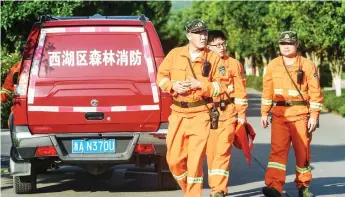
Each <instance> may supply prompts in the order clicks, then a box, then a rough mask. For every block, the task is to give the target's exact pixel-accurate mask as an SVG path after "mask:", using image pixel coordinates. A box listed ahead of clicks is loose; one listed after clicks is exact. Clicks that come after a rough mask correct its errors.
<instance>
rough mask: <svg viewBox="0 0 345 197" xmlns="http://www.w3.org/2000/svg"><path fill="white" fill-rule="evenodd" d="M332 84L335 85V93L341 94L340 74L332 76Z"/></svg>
mask: <svg viewBox="0 0 345 197" xmlns="http://www.w3.org/2000/svg"><path fill="white" fill-rule="evenodd" d="M333 84H334V87H335V95H336V96H341V75H338V76H334V77H333Z"/></svg>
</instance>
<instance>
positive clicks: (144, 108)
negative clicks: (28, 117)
mask: <svg viewBox="0 0 345 197" xmlns="http://www.w3.org/2000/svg"><path fill="white" fill-rule="evenodd" d="M156 110H159V105H133V106H105V107H73V106H35V105H29V106H28V111H36V112H126V111H156Z"/></svg>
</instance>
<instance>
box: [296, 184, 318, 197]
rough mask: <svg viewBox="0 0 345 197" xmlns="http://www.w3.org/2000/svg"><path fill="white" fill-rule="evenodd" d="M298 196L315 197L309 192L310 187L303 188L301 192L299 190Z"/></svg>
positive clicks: (300, 189)
mask: <svg viewBox="0 0 345 197" xmlns="http://www.w3.org/2000/svg"><path fill="white" fill-rule="evenodd" d="M298 196H299V197H314V194H313V193H311V191H310V190H309V188H308V187H304V186H302V187H301V188H299V190H298Z"/></svg>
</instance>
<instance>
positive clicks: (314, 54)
mask: <svg viewBox="0 0 345 197" xmlns="http://www.w3.org/2000/svg"><path fill="white" fill-rule="evenodd" d="M306 56H307V58H308V59H309V60H311V61H312V62H313V63H314V64H315V66H316V68H317V71H318V73H319V75H320V65H321V55H320V54H317V52H315V51H312V52H311V53H310V52H306Z"/></svg>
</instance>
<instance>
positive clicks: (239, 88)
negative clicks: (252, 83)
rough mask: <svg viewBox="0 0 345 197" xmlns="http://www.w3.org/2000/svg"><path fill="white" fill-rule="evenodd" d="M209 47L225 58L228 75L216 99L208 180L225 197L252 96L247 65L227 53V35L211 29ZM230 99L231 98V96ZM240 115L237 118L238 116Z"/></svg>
mask: <svg viewBox="0 0 345 197" xmlns="http://www.w3.org/2000/svg"><path fill="white" fill-rule="evenodd" d="M208 48H209V49H210V50H212V51H214V52H216V53H217V54H218V55H219V56H220V57H221V59H222V64H221V66H220V67H219V73H220V74H221V75H222V76H224V77H225V78H224V79H225V80H222V82H221V85H222V87H221V88H222V89H224V92H225V91H226V92H227V94H225V93H223V94H221V95H220V101H218V102H215V104H216V106H217V107H219V108H220V118H219V125H218V129H217V130H216V131H213V132H210V137H209V139H208V142H207V151H206V153H207V165H208V173H209V174H208V176H209V178H208V181H209V186H210V188H211V196H213V197H224V196H225V194H226V193H227V192H228V189H227V188H228V187H227V185H228V178H229V165H230V157H231V146H232V143H233V141H234V137H235V135H234V131H235V128H236V125H237V121H238V123H239V124H245V123H246V109H247V107H248V97H247V96H248V95H247V92H246V80H245V78H244V77H243V76H244V71H243V66H242V65H241V63H240V62H238V61H237V60H236V59H233V58H231V57H229V56H227V55H226V37H225V35H224V33H223V32H222V31H220V30H213V31H209V33H208ZM228 96H229V97H230V98H229V97H228ZM236 114H237V115H238V119H237V120H236V117H235V115H236Z"/></svg>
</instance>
